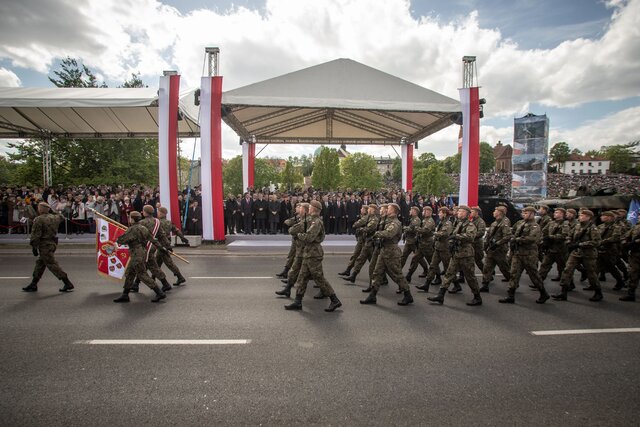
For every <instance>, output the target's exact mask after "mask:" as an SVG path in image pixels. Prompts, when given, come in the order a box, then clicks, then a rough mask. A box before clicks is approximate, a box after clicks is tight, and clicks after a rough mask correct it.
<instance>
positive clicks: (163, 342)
mask: <svg viewBox="0 0 640 427" xmlns="http://www.w3.org/2000/svg"><path fill="white" fill-rule="evenodd" d="M73 343H74V344H88V345H233V344H249V343H251V340H80V341H74V342H73Z"/></svg>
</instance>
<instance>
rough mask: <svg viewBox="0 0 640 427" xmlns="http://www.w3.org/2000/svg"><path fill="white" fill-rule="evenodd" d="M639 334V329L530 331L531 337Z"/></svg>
mask: <svg viewBox="0 0 640 427" xmlns="http://www.w3.org/2000/svg"><path fill="white" fill-rule="evenodd" d="M633 332H640V328H610V329H566V330H560V331H531V335H537V336H544V335H582V334H619V333H633Z"/></svg>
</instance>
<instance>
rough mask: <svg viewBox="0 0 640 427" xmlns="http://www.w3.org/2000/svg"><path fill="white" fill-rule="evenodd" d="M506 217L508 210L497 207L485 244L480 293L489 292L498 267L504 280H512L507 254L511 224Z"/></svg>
mask: <svg viewBox="0 0 640 427" xmlns="http://www.w3.org/2000/svg"><path fill="white" fill-rule="evenodd" d="M506 215H507V208H506V207H504V206H496V208H495V210H494V211H493V218H494V221H493V222H492V223H491V226H490V227H489V232H488V233H487V238H486V240H485V243H484V250H485V251H486V253H485V256H484V262H483V269H482V287H481V288H480V292H489V283H491V281H492V280H493V274H494V271H495V268H496V265H497V266H498V268H499V269H500V272H501V273H502V275H503V276H504V278H505V279H506V280H510V276H509V270H510V267H509V263H508V262H507V252H508V251H509V241H510V240H511V223H510V222H509V218H507V217H506Z"/></svg>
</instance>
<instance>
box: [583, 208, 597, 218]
mask: <svg viewBox="0 0 640 427" xmlns="http://www.w3.org/2000/svg"><path fill="white" fill-rule="evenodd" d="M580 215H587V216H588V217H590V218H593V216H594V214H593V211H590V210H589V209H581V210H580Z"/></svg>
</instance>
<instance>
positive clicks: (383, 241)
mask: <svg viewBox="0 0 640 427" xmlns="http://www.w3.org/2000/svg"><path fill="white" fill-rule="evenodd" d="M399 212H400V206H398V205H397V204H395V203H390V204H389V205H388V206H387V218H386V222H385V226H384V228H383V229H382V230H380V231H376V233H375V234H374V235H373V237H374V239H379V242H380V243H379V247H380V253H379V255H378V261H377V262H376V268H375V270H374V272H373V280H372V282H371V285H372V287H373V289H372V290H371V293H369V295H368V296H367V298H366V299H365V300H362V301H360V303H361V304H375V303H376V295H377V293H378V289H379V288H380V284H381V282H382V280H383V277H384V276H385V275H386V274H387V273H388V274H389V276H390V277H391V280H393V281H394V282H395V283H396V284H397V285H398V286H399V287H400V289H401V290H402V292H403V293H404V298H403V299H402V300H401V301H398V305H409V304H411V303H413V297H412V296H411V290H410V289H409V285H408V284H407V280H406V279H405V277H404V275H403V274H402V266H401V265H400V261H401V258H402V252H401V251H400V248H399V247H398V242H399V241H400V238H401V237H402V223H400V221H399V220H398V213H399Z"/></svg>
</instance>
